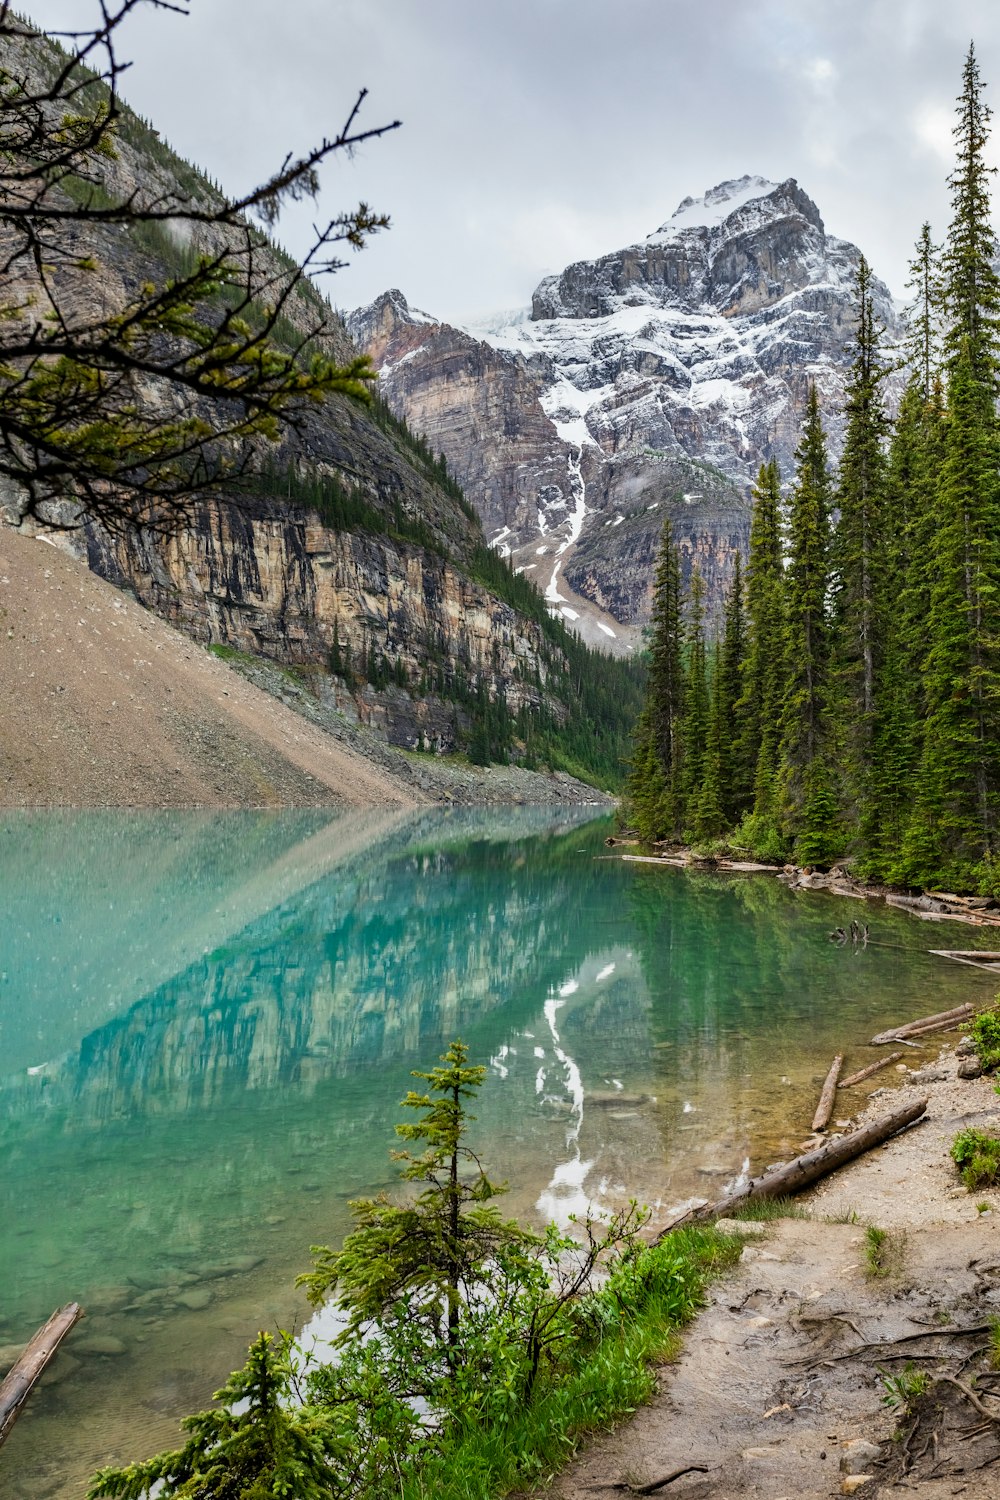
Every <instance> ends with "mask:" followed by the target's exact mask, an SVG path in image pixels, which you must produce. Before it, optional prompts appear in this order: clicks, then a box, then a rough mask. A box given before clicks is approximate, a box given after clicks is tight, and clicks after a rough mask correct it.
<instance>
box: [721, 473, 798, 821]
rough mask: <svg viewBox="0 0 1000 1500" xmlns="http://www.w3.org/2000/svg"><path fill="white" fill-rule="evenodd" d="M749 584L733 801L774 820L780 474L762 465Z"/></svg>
mask: <svg viewBox="0 0 1000 1500" xmlns="http://www.w3.org/2000/svg"><path fill="white" fill-rule="evenodd" d="M753 499H754V508H753V519H752V521H751V523H750V558H749V562H748V564H747V579H746V642H745V648H744V655H743V665H742V671H741V688H740V695H739V698H738V700H737V702H736V708H735V716H734V718H735V727H734V737H733V753H732V779H733V798H734V802H735V804H736V809H737V811H738V812H743V811H746V810H747V809H749V808H751V807H752V809H753V813H754V816H755V818H757V819H764V820H766V819H769V818H770V817H771V815H772V813H773V810H774V789H775V779H776V776H777V771H778V756H779V748H780V742H781V723H780V721H781V703H782V698H783V694H784V655H783V653H784V590H785V578H784V569H783V566H782V545H781V475H780V473H779V471H778V465H777V463H776V462H775V461H774V460H773V459H772V461H771V462H770V463H768V464H763V465H762V466H761V469H760V473H759V474H758V476H757V483H756V485H755V487H754V491H753Z"/></svg>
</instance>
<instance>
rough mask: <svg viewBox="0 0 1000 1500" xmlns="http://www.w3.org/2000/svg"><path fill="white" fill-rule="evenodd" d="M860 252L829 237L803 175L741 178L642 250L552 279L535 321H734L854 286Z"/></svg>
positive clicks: (541, 289)
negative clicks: (664, 316)
mask: <svg viewBox="0 0 1000 1500" xmlns="http://www.w3.org/2000/svg"><path fill="white" fill-rule="evenodd" d="M858 254H859V252H858V251H857V250H856V249H855V247H854V246H853V245H847V244H846V243H845V242H844V241H841V240H835V239H833V238H832V237H830V236H828V235H827V233H826V230H825V228H824V226H823V220H822V218H821V216H820V212H819V209H818V208H817V207H816V204H815V203H814V202H813V200H812V199H811V198H810V197H809V195H808V194H807V193H805V192H803V190H802V189H801V188H800V187H799V185H798V183H797V182H796V181H795V179H794V177H789V178H787V179H786V181H784V182H781V183H774V182H770V181H769V180H768V179H767V178H764V177H756V176H746V177H740V178H736V179H734V180H732V181H729V182H721V183H719V184H718V185H717V186H716V187H714V188H710V189H709V190H708V192H707V193H705V194H703V196H702V197H700V198H685V199H684V200H683V201H682V202H681V203H680V205H679V206H678V208H677V209H676V211H675V212H674V214H673V215H672V217H671V218H669V219H668V220H667V221H666V223H665V224H662V225H661V226H660V228H659V229H657V230H655V231H654V233H653V234H651V235H649V236H648V237H647V238H646V239H645V240H644V241H643V242H642V243H641V244H637V245H629V246H627V247H626V248H625V249H623V250H615V251H612V252H610V253H609V254H608V255H604V256H601V257H600V258H599V259H598V260H594V261H578V262H577V263H576V264H575V265H572V266H568V267H567V268H566V270H565V271H562V272H561V273H560V274H559V275H557V276H547V277H546V278H545V279H544V281H542V282H541V283H540V284H539V286H538V288H537V289H536V291H535V294H534V297H533V298H532V311H531V316H532V319H533V320H534V321H536V322H544V321H546V320H547V319H552V318H605V317H609V316H611V315H613V314H615V313H618V312H621V311H622V310H623V309H627V308H633V307H652V308H676V309H678V310H684V311H689V312H702V311H706V310H711V311H716V312H721V313H723V315H724V316H726V317H732V316H733V315H735V314H737V313H749V312H754V311H756V310H758V309H759V308H762V307H768V306H771V305H772V304H774V303H775V302H778V301H780V300H781V299H782V298H783V297H785V296H787V295H788V294H789V293H790V292H796V291H802V290H804V289H805V288H806V287H809V286H814V285H818V284H820V283H826V282H829V281H830V280H831V279H832V280H834V281H835V282H836V283H837V284H838V285H839V284H843V285H844V287H845V289H846V288H847V287H849V284H850V280H851V275H852V272H853V268H854V266H856V264H857V260H858ZM886 298H887V299H888V293H886Z"/></svg>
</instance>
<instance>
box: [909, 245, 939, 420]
mask: <svg viewBox="0 0 1000 1500" xmlns="http://www.w3.org/2000/svg"><path fill="white" fill-rule="evenodd" d="M906 285H907V286H908V287H909V288H910V290H911V291H912V292H913V302H912V304H911V305H910V307H909V308H908V310H907V319H906V322H907V334H906V354H907V363H908V365H909V367H910V370H911V378H912V379H913V380H915V381H916V383H917V387H918V389H919V391H920V394H921V395H922V397H923V399H924V400H925V401H928V400H930V395H931V390H932V388H933V386H934V382H935V380H936V378H937V375H938V372H939V370H940V366H941V347H940V345H941V247H940V245H935V243H934V241H933V239H932V238H931V226H930V224H928V223H925V224H923V226H922V227H921V230H920V237H919V239H918V240H917V244H916V250H915V252H914V256H913V259H912V260H911V261H910V279H909V281H908V282H907V283H906Z"/></svg>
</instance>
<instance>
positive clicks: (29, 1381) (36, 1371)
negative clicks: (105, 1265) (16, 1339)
mask: <svg viewBox="0 0 1000 1500" xmlns="http://www.w3.org/2000/svg"><path fill="white" fill-rule="evenodd" d="M82 1317H83V1308H82V1307H81V1306H80V1304H79V1303H78V1302H68V1303H67V1304H66V1306H65V1307H60V1308H59V1309H58V1310H57V1311H56V1312H54V1313H53V1314H52V1316H51V1318H50V1319H49V1321H48V1322H47V1323H46V1324H45V1326H44V1327H43V1328H40V1329H39V1330H38V1332H37V1333H36V1334H35V1336H34V1338H33V1339H32V1340H31V1342H30V1343H29V1344H28V1346H27V1348H26V1349H25V1351H24V1353H23V1354H22V1355H21V1358H20V1359H19V1360H18V1361H17V1363H16V1364H15V1366H14V1368H13V1369H12V1370H11V1371H10V1372H9V1373H8V1375H7V1377H6V1379H5V1380H4V1382H3V1384H2V1385H0V1446H2V1445H3V1443H4V1441H5V1440H6V1438H7V1436H8V1434H9V1433H10V1431H11V1428H12V1427H13V1426H14V1423H15V1422H16V1421H17V1419H18V1416H19V1415H20V1412H21V1408H22V1406H23V1405H24V1403H25V1401H27V1399H28V1397H29V1396H30V1395H31V1392H32V1389H33V1387H34V1385H35V1382H36V1381H37V1380H38V1379H39V1377H40V1376H41V1375H43V1374H44V1373H45V1370H46V1368H47V1367H48V1365H49V1364H50V1363H51V1361H52V1360H53V1359H54V1358H55V1354H56V1351H57V1350H58V1348H59V1345H60V1344H61V1343H62V1341H63V1339H64V1338H65V1337H66V1335H67V1334H68V1333H69V1331H70V1329H71V1328H73V1327H74V1326H75V1324H77V1323H78V1322H79V1321H80V1319H81V1318H82Z"/></svg>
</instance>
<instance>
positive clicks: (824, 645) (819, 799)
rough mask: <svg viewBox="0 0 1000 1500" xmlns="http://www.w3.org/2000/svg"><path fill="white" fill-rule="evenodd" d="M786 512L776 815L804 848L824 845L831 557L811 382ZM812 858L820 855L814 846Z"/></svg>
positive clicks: (823, 461)
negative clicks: (820, 763)
mask: <svg viewBox="0 0 1000 1500" xmlns="http://www.w3.org/2000/svg"><path fill="white" fill-rule="evenodd" d="M795 456H796V474H795V484H794V487H793V490H792V497H791V508H790V512H789V562H788V570H787V573H786V577H785V594H786V609H785V632H784V645H785V650H784V658H785V688H784V697H783V701H782V714H781V731H782V734H781V767H780V773H779V780H780V791H779V798H780V800H779V814H780V818H781V826H782V831H783V833H784V835H785V837H786V839H788V840H798V839H802V838H803V836H808V842H809V846H810V848H811V849H813V850H814V851H815V849H816V848H817V847H819V846H820V845H823V846H824V848H825V847H826V845H825V834H826V832H827V831H828V829H829V823H830V819H829V811H830V801H829V785H828V779H827V777H826V776H825V775H824V776H820V775H819V772H818V769H817V763H818V761H819V759H820V756H821V755H823V754H825V752H826V750H827V743H826V728H827V725H826V718H827V709H828V694H829V670H830V629H829V620H828V616H827V590H828V585H829V564H830V508H831V499H832V495H831V490H832V486H831V480H830V471H829V466H828V463H827V452H826V437H825V434H824V432H823V424H822V422H821V420H820V414H819V397H818V396H817V393H816V387H815V385H811V386H810V387H809V401H808V406H807V411H806V424H805V430H804V433H803V437H802V441H801V442H800V444H799V447H798V449H797V451H796V455H795ZM812 857H813V858H819V856H818V855H817V854H815V852H814V853H813V856H812Z"/></svg>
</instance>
